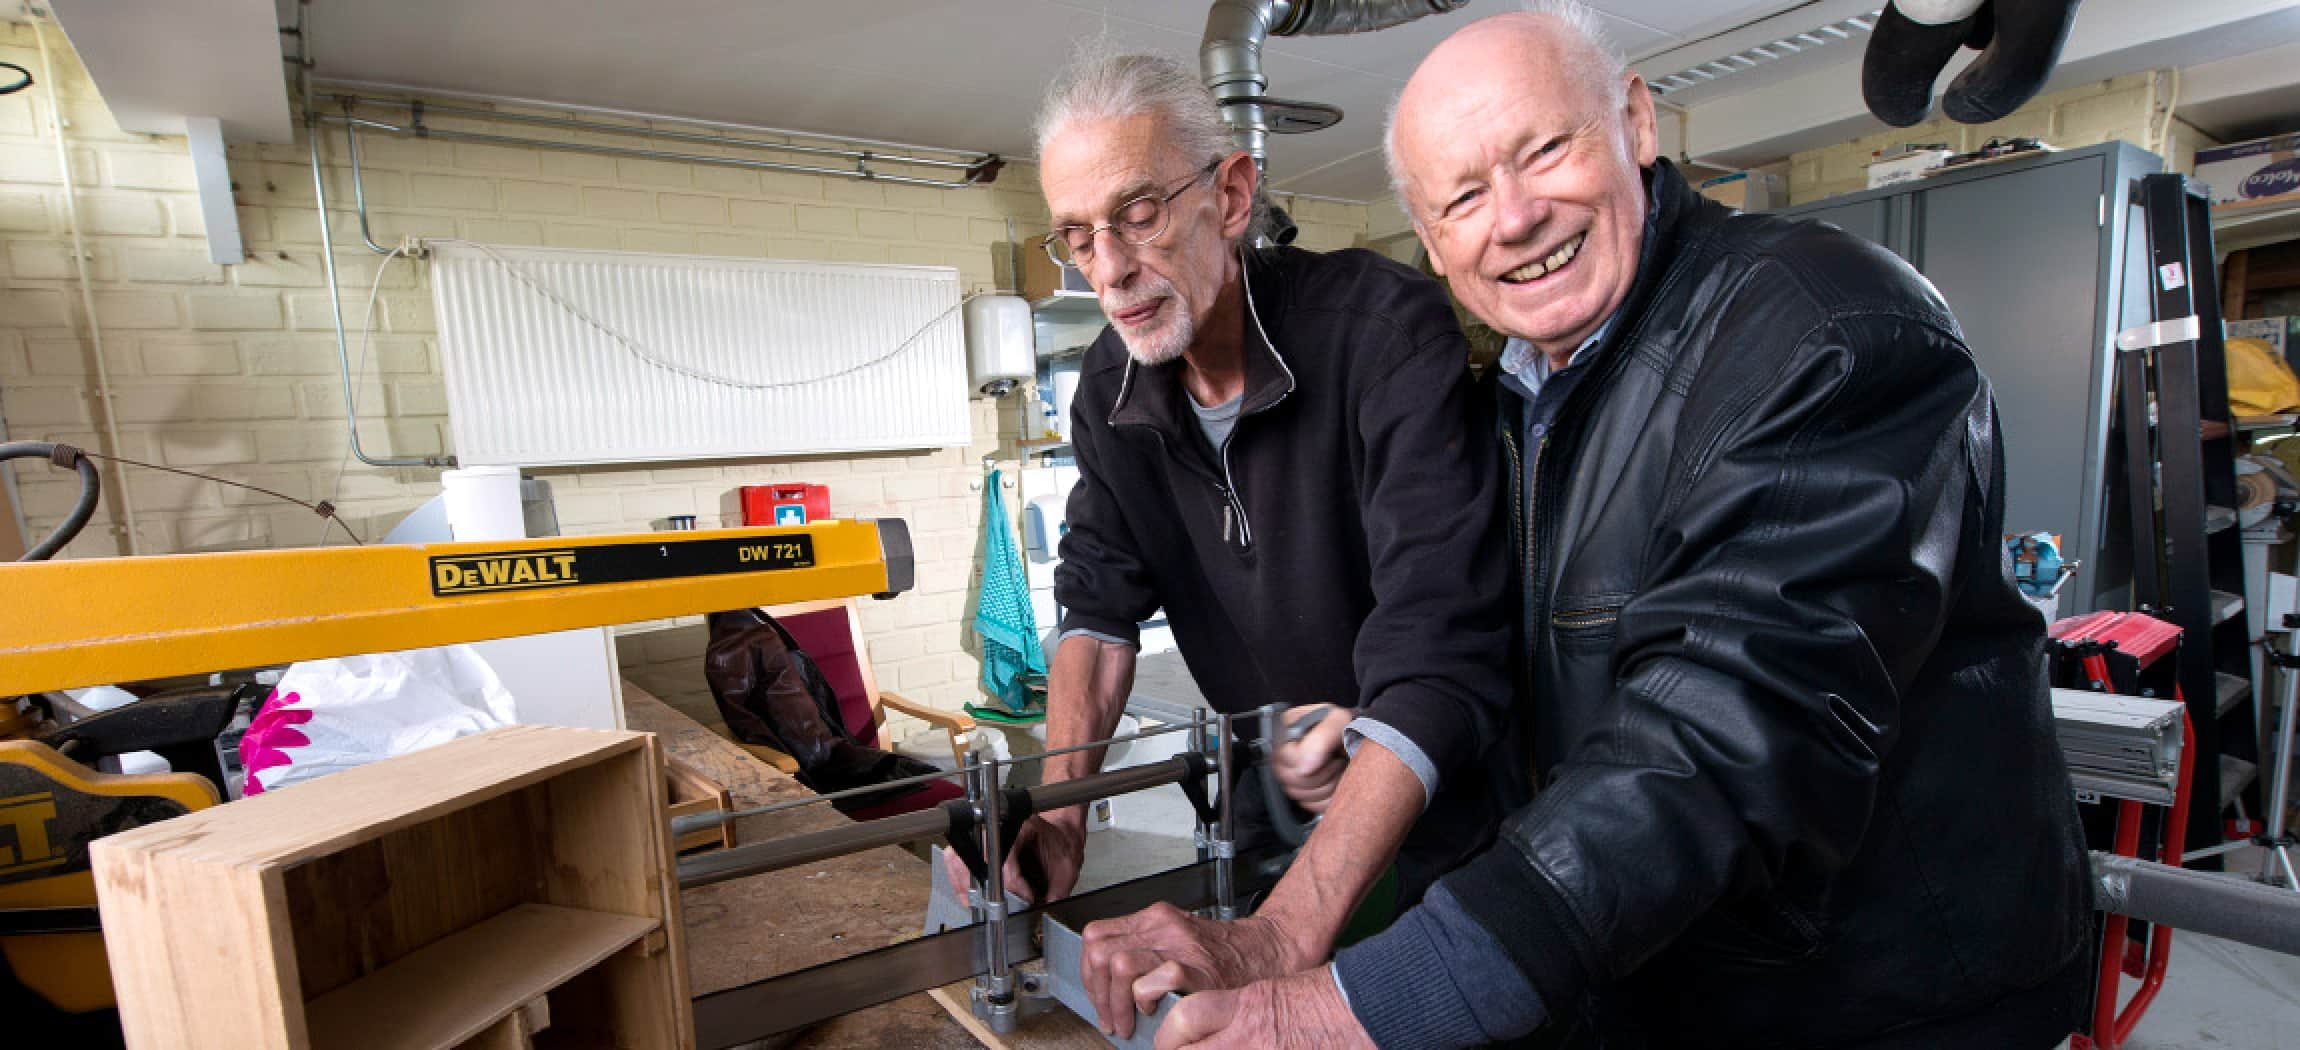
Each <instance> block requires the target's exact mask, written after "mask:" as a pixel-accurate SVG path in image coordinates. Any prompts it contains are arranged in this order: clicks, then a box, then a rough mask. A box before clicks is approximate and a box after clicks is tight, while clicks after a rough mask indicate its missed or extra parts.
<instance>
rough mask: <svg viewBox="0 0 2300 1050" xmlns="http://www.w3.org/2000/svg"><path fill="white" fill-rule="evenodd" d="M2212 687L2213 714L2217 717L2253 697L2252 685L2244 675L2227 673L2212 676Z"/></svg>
mask: <svg viewBox="0 0 2300 1050" xmlns="http://www.w3.org/2000/svg"><path fill="white" fill-rule="evenodd" d="M2212 685H2213V689H2212V700H2213V702H2212V713H2213V714H2215V715H2225V714H2227V713H2228V712H2229V711H2230V710H2231V709H2233V708H2235V706H2236V705H2238V704H2241V703H2243V702H2244V698H2245V697H2248V696H2251V695H2252V683H2251V682H2249V681H2246V680H2245V678H2244V677H2243V676H2242V675H2233V674H2227V673H2225V672H2223V673H2219V674H2215V675H2213V676H2212Z"/></svg>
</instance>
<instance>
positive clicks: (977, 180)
mask: <svg viewBox="0 0 2300 1050" xmlns="http://www.w3.org/2000/svg"><path fill="white" fill-rule="evenodd" d="M320 119H322V120H325V121H327V122H329V123H334V124H345V125H350V126H356V127H362V128H371V129H373V130H376V131H388V132H391V133H393V134H396V135H415V136H419V137H422V138H429V139H439V140H441V141H445V142H484V143H488V144H490V145H496V146H515V147H519V148H522V149H548V150H559V151H562V152H567V153H599V154H605V155H607V156H610V157H643V158H646V159H649V160H667V161H672V162H675V163H680V164H716V165H718V166H720V167H727V168H748V169H751V170H753V171H782V172H792V173H795V174H800V175H826V176H833V177H837V178H842V179H860V180H862V181H864V182H891V183H894V184H896V185H901V186H929V187H933V188H935V189H944V190H963V189H968V188H971V187H975V186H980V185H983V184H984V183H987V182H989V181H990V180H991V179H992V178H993V177H995V176H996V175H997V172H998V169H999V168H1000V167H1001V166H1002V165H1003V163H1004V162H1003V161H1000V160H999V159H997V158H996V157H995V156H994V157H993V158H992V159H991V160H989V161H988V162H986V163H985V164H983V165H981V166H979V167H978V168H975V169H969V171H968V173H967V179H966V181H963V182H959V181H953V180H950V179H922V178H916V177H913V176H909V175H887V174H884V173H881V172H875V171H870V170H868V169H865V168H860V167H855V168H826V167H822V166H820V165H815V164H784V163H781V162H779V161H771V160H745V159H743V158H741V157H710V156H705V155H703V154H700V153H672V152H669V151H667V150H653V149H637V148H634V147H631V146H596V145H592V144H590V143H587V142H553V141H550V140H547V139H523V138H516V137H513V136H510V135H489V134H484V133H482V132H476V131H452V130H449V129H446V128H433V127H425V126H423V125H419V124H393V123H390V122H388V121H381V120H369V119H367V118H364V117H337V116H327V117H322V118H320Z"/></svg>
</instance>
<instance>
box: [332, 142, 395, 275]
mask: <svg viewBox="0 0 2300 1050" xmlns="http://www.w3.org/2000/svg"><path fill="white" fill-rule="evenodd" d="M344 115H345V116H347V117H348V116H350V115H351V106H350V105H349V104H348V103H347V104H346V105H345V106H344ZM343 148H344V152H345V153H346V154H347V155H348V156H349V157H350V160H351V203H352V207H354V208H356V209H358V211H359V239H360V240H363V241H366V242H367V250H368V251H371V252H374V253H375V254H377V255H390V254H391V249H389V248H386V247H384V246H383V245H380V244H377V243H375V234H373V233H371V232H369V231H368V225H367V178H366V177H365V176H364V175H362V174H360V170H359V127H358V126H357V125H355V124H351V123H348V122H347V123H345V124H344V126H343ZM385 265H390V261H389V260H385Z"/></svg>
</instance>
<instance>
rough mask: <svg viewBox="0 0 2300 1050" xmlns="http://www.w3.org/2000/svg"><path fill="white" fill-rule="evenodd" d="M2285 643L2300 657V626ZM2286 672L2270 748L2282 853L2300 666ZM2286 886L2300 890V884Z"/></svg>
mask: <svg viewBox="0 0 2300 1050" xmlns="http://www.w3.org/2000/svg"><path fill="white" fill-rule="evenodd" d="M2284 646H2285V650H2286V652H2287V653H2288V654H2289V655H2292V656H2300V629H2295V630H2291V631H2287V632H2285V642H2284ZM2283 671H2284V710H2282V711H2279V712H2277V714H2276V746H2275V747H2273V748H2270V749H2269V754H2270V755H2271V756H2272V757H2273V761H2274V762H2275V763H2276V776H2275V778H2274V779H2273V783H2274V784H2275V788H2274V792H2275V793H2274V794H2272V795H2270V796H2269V797H2268V840H2269V841H2270V842H2274V843H2276V844H2277V845H2276V847H2275V852H2278V853H2281V852H2282V851H2283V841H2284V810H2285V808H2286V807H2288V806H2290V805H2291V803H2292V729H2293V716H2294V714H2296V713H2300V673H2296V672H2300V667H2289V668H2283ZM2291 866H2292V865H2291V861H2290V859H2289V858H2287V859H2286V860H2285V868H2286V869H2287V870H2288V873H2289V869H2290V868H2291ZM2286 885H2289V886H2291V887H2292V888H2294V889H2300V883H2286Z"/></svg>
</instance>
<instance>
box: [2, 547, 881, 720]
mask: <svg viewBox="0 0 2300 1050" xmlns="http://www.w3.org/2000/svg"><path fill="white" fill-rule="evenodd" d="M912 575H913V564H912V556H911V544H910V531H909V529H908V528H907V527H906V526H905V525H904V524H903V522H902V521H900V520H898V519H885V520H877V521H827V522H820V523H816V524H810V525H792V526H778V527H774V528H746V529H713V530H707V531H695V532H652V533H634V534H626V535H616V536H585V537H567V536H558V537H550V538H546V539H532V540H504V541H500V542H491V543H442V544H426V545H394V546H385V545H371V546H366V547H334V548H306V549H298V550H281V551H248V552H240V553H227V554H174V555H162V556H157V557H141V558H102V559H87V560H78V561H49V562H13V563H6V564H0V696H17V695H23V694H27V693H36V692H42V691H46V690H51V689H68V688H75V687H78V686H88V685H105V684H110V683H114V682H127V681H137V680H142V679H149V678H160V677H166V676H171V675H182V674H198V673H204V672H208V671H215V670H224V669H229V668H238V667H254V666H264V665H271V664H280V663H287V662H290V661H294V660H309V659H317V658H320V657H328V656H346V655H351V654H354V653H374V652H392V651H397V650H401V649H415V648H421V647H425V646H434V645H446V644H449V643H454V642H472V641H480V640H484V639H489V638H506V637H511V636H514V635H526V634H541V633H544V632H547V631H563V630H568V629H570V628H576V627H596V626H602V625H607V624H617V623H630V622H634V621H639V620H655V619H663V618H667V617H672V616H685V615H691V614H695V613H708V612H717V611H720V610H724V609H740V608H744V607H747V606H754V605H779V604H783V603H786V602H795V601H807V600H811V599H818V598H843V597H849V596H852V595H858V594H878V595H886V596H891V595H893V594H895V593H897V592H901V591H906V590H909V589H910V587H911V583H912Z"/></svg>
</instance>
